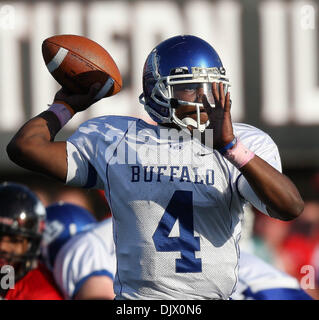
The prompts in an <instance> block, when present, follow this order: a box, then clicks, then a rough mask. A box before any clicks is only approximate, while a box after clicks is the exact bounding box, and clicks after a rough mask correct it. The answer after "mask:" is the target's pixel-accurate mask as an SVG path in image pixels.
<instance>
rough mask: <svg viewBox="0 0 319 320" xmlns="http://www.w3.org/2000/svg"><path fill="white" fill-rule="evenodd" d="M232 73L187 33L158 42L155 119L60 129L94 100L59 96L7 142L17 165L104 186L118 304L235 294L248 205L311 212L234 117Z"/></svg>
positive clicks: (267, 146)
mask: <svg viewBox="0 0 319 320" xmlns="http://www.w3.org/2000/svg"><path fill="white" fill-rule="evenodd" d="M229 85H230V84H229V80H228V79H227V78H226V72H225V69H224V67H223V65H222V62H221V60H220V58H219V56H218V54H217V52H216V51H215V50H214V48H213V47H212V46H211V45H210V44H208V43H207V42H206V41H204V40H202V39H200V38H198V37H195V36H191V35H183V36H175V37H172V38H169V39H167V40H165V41H163V42H161V43H160V44H159V45H157V46H156V47H155V48H154V49H153V50H152V51H151V53H150V54H149V55H148V57H147V59H146V62H145V66H144V70H143V94H142V95H141V97H140V101H141V102H142V103H143V105H144V106H145V109H146V111H147V112H148V114H149V115H150V116H151V117H152V119H153V120H154V121H156V122H157V124H158V125H151V124H148V123H146V122H145V121H143V120H141V119H137V118H133V117H124V116H103V117H99V118H95V119H91V120H88V121H87V122H85V123H83V124H82V125H81V126H80V127H79V129H78V130H77V131H76V132H75V133H74V134H73V135H72V136H71V137H70V138H69V139H67V141H62V142H54V139H55V135H56V134H57V132H58V131H59V130H60V129H61V127H62V126H63V125H64V124H65V123H66V122H67V121H68V120H70V119H71V117H72V116H73V115H74V114H75V113H76V112H79V111H82V110H84V109H86V108H88V107H89V106H90V105H91V104H93V103H94V102H95V101H96V100H95V97H96V96H97V92H98V90H99V87H100V86H101V84H100V85H99V84H95V85H93V86H92V87H91V89H90V91H89V93H88V94H85V95H78V94H77V95H74V94H70V93H67V92H64V91H63V90H61V91H59V92H58V93H57V94H56V96H55V99H54V103H53V105H51V106H50V108H49V109H48V110H47V111H45V112H43V113H41V114H40V115H38V116H36V117H35V118H33V119H31V120H30V121H28V122H27V123H26V124H25V125H24V126H23V127H22V128H21V129H20V130H19V131H18V132H17V134H16V135H15V136H14V137H13V139H12V140H11V142H10V143H9V145H8V147H7V152H8V155H9V157H10V159H11V160H12V161H14V162H15V163H17V164H18V165H20V166H22V167H24V168H29V169H31V170H34V171H37V172H43V173H46V174H48V175H50V176H53V177H55V178H58V179H59V180H61V181H63V182H66V183H67V184H70V185H76V186H85V187H96V188H102V189H104V190H105V194H106V197H107V200H108V203H109V204H110V207H111V210H112V214H113V221H114V239H115V245H116V254H117V262H118V265H117V273H116V277H115V284H114V289H115V293H116V299H228V298H229V297H230V295H231V293H232V292H233V290H234V288H235V287H236V283H237V281H238V258H239V250H238V240H239V238H240V225H241V219H242V215H243V206H244V204H245V203H246V202H250V203H252V205H254V206H255V207H256V208H258V209H259V210H260V211H262V212H264V213H265V214H267V215H270V216H271V217H274V218H278V219H282V220H291V219H294V218H296V217H298V216H299V215H300V214H301V212H302V210H303V205H304V204H303V200H302V198H301V196H300V194H299V192H298V190H297V188H296V187H295V185H294V184H293V183H292V182H291V181H290V180H289V179H288V178H287V177H286V176H285V175H283V174H282V173H281V162H280V156H279V152H278V148H277V146H276V144H275V143H274V142H273V140H272V139H271V138H270V136H269V135H267V134H266V133H264V132H263V131H261V130H259V129H257V128H254V127H252V126H250V125H247V124H242V123H232V121H231V117H230V107H231V100H230V93H229V91H228V87H229Z"/></svg>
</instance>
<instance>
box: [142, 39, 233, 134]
mask: <svg viewBox="0 0 319 320" xmlns="http://www.w3.org/2000/svg"><path fill="white" fill-rule="evenodd" d="M213 82H216V83H219V82H222V83H223V84H224V85H225V86H224V89H225V93H226V92H227V91H228V88H229V86H230V84H229V80H228V79H227V78H226V77H225V69H224V68H223V66H222V63H221V61H220V59H219V56H218V54H217V53H216V51H215V50H214V49H213V48H212V47H211V46H210V45H209V44H208V43H207V42H205V41H203V40H202V39H200V38H197V37H194V36H177V37H173V38H170V39H168V40H166V41H164V42H162V43H160V44H159V45H158V46H157V47H155V48H154V49H153V51H152V52H151V53H150V55H149V56H148V58H147V59H146V62H145V65H144V71H143V94H142V95H141V96H140V102H141V103H142V104H143V105H144V107H145V109H146V111H147V112H148V113H149V115H150V116H151V118H152V119H153V120H154V121H156V122H158V123H175V124H177V125H178V126H179V127H181V128H186V127H187V123H185V121H183V119H179V118H178V117H177V116H176V113H175V109H176V106H177V107H178V106H183V105H187V106H193V107H194V108H195V109H196V113H197V120H196V121H195V120H194V119H192V120H193V126H194V127H197V129H199V130H200V131H203V130H205V128H206V127H207V126H208V124H209V122H207V123H205V124H201V123H200V109H201V108H204V106H203V103H202V102H201V98H200V97H202V96H203V94H205V95H206V96H207V99H208V102H209V103H210V105H211V107H214V106H215V102H214V98H213V95H212V83H213ZM182 87H184V94H183V95H181V94H178V91H179V92H180V91H181V90H178V89H181V88H182ZM194 89H196V91H197V95H196V92H195V91H194ZM192 90H193V91H192ZM195 95H196V96H197V97H195ZM171 99H175V100H176V102H175V106H172V105H171ZM188 119H190V118H188Z"/></svg>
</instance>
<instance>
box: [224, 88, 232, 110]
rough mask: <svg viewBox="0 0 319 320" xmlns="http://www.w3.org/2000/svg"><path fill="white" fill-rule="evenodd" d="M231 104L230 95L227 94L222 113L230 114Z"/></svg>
mask: <svg viewBox="0 0 319 320" xmlns="http://www.w3.org/2000/svg"><path fill="white" fill-rule="evenodd" d="M231 103H232V101H231V100H230V93H229V92H227V94H226V101H225V107H224V111H225V112H230V108H231Z"/></svg>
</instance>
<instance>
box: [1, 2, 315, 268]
mask: <svg viewBox="0 0 319 320" xmlns="http://www.w3.org/2000/svg"><path fill="white" fill-rule="evenodd" d="M318 6H319V3H318V1H315V0H309V1H299V0H290V1H289V0H237V1H236V0H222V1H221V0H219V1H217V0H211V1H209V0H206V1H195V0H193V1H187V0H185V1H182V0H175V1H162V0H161V1H156V0H154V1H153V0H144V1H143V0H141V1H135V0H131V1H130V0H123V1H115V0H113V1H109V0H106V1H84V0H83V1H40V0H39V1H27V0H24V1H2V0H0V150H1V151H0V180H1V181H4V180H15V181H19V182H23V183H26V184H28V185H30V186H31V187H32V188H34V189H35V190H36V191H37V192H39V194H42V197H43V199H44V201H45V202H46V203H51V202H52V201H56V200H58V199H62V198H63V197H64V195H62V193H61V192H62V191H63V192H71V191H74V192H77V193H81V195H79V197H80V198H81V197H82V198H84V200H83V199H82V200H83V201H84V202H85V201H87V203H86V205H87V206H88V207H90V206H91V207H90V208H91V210H92V211H94V212H95V214H97V215H98V216H99V217H103V216H104V215H105V213H106V212H107V211H108V209H107V207H105V204H104V202H103V201H102V202H100V200H101V198H100V197H99V196H100V195H99V194H96V192H95V191H83V192H82V191H81V192H80V191H76V190H71V188H67V187H63V186H62V185H61V184H60V183H57V182H54V181H52V180H50V179H47V178H44V177H42V176H39V175H35V174H32V173H30V172H27V171H26V170H23V169H21V168H19V167H17V166H15V165H14V164H12V163H11V162H10V161H9V159H8V157H7V154H6V152H5V148H6V145H7V143H8V142H9V140H10V139H11V137H12V136H13V134H14V132H15V131H16V130H17V129H18V128H19V126H20V125H21V124H22V123H23V122H25V121H26V120H27V119H29V118H30V117H32V116H34V115H36V114H38V113H39V112H41V111H43V110H45V109H46V108H47V104H48V103H51V102H52V99H53V97H54V93H55V92H56V90H57V89H58V88H59V87H58V85H57V83H56V82H55V80H54V79H53V78H52V76H51V75H50V74H49V72H48V71H47V69H46V66H45V64H44V62H43V59H42V54H41V44H42V42H43V40H44V39H45V38H47V37H50V36H52V35H54V34H65V33H71V34H78V35H84V36H87V37H89V38H91V39H93V40H95V41H97V42H98V43H100V44H101V45H102V46H104V47H105V48H106V49H107V50H108V51H109V53H110V54H111V55H112V56H113V58H114V60H115V61H116V62H117V64H118V66H119V69H120V71H121V73H122V77H123V89H122V91H121V92H120V94H118V95H116V96H114V97H111V98H108V99H104V100H103V101H100V102H98V103H97V104H96V105H95V106H93V107H92V108H90V109H89V110H87V111H86V112H83V113H81V114H77V115H76V116H75V118H74V119H73V120H72V121H71V122H70V123H69V124H68V125H67V126H66V127H65V128H64V130H63V131H62V132H61V133H60V134H59V136H58V138H60V139H62V138H65V137H67V136H69V135H70V134H71V133H72V131H74V130H75V129H76V127H77V126H78V125H79V124H80V123H81V122H83V121H84V120H85V119H88V118H90V117H94V116H99V115H104V114H122V115H124V114H126V115H131V116H137V117H142V118H144V119H145V120H149V118H148V116H147V114H146V113H145V112H144V110H143V108H142V106H141V105H139V103H138V96H139V94H140V93H141V89H142V86H141V75H142V67H143V64H144V61H145V58H146V56H147V54H148V53H149V51H150V50H151V49H152V48H153V47H154V46H155V45H156V44H157V43H158V42H160V41H161V40H163V39H165V38H167V37H170V36H174V35H177V34H194V35H198V36H200V37H201V38H203V39H205V40H206V41H208V42H209V43H211V44H212V45H213V47H214V48H215V49H216V50H217V51H218V52H219V54H220V56H221V59H222V61H223V63H224V67H225V69H226V73H227V75H228V76H229V77H230V80H231V83H232V88H231V93H232V101H233V105H232V116H233V120H234V121H241V122H246V123H249V124H251V125H254V126H257V127H258V128H261V129H263V130H265V131H266V132H267V133H269V134H270V136H271V137H272V138H273V139H274V140H275V142H276V143H277V145H278V146H279V150H280V154H281V157H282V162H283V170H284V173H285V174H287V175H288V176H289V177H290V178H291V179H292V180H293V181H294V182H295V183H296V185H297V186H298V188H299V190H300V192H301V194H302V195H303V197H304V198H305V200H306V201H307V203H308V201H309V202H311V203H313V204H314V205H313V206H311V208H310V207H309V208H310V209H309V208H308V209H309V210H308V211H309V212H310V213H309V214H306V215H305V220H306V221H301V222H302V223H303V222H304V224H303V225H302V226H298V225H297V223H295V224H296V225H295V224H289V230H288V229H287V230H286V227H285V228H278V230H277V231H276V232H277V233H276V235H278V237H279V238H280V237H281V238H280V239H281V240H280V241H279V240H278V241H279V242H280V243H282V241H284V240H286V239H287V237H288V235H290V234H291V233H292V234H295V233H296V232H299V233H298V234H302V235H303V236H305V237H306V238H307V239H309V238H311V243H312V244H313V245H314V246H315V244H317V243H318V241H317V238H319V236H318V234H317V229H316V228H317V227H318V223H319V222H318V217H319V205H318V200H319V197H318V195H319V86H318V81H319V77H318V74H319V64H318V61H319V60H318V42H319V17H318ZM70 198H71V199H76V198H77V196H75V195H73V196H72V197H69V198H68V199H70ZM79 201H80V200H79ZM261 219H263V218H260V216H259V215H258V213H257V214H255V222H254V225H253V227H254V230H253V232H254V234H255V235H256V237H257V238H258V239H261V240H262V243H263V247H264V248H266V249H267V248H268V249H267V250H269V251H270V253H269V252H268V253H267V252H266V251H267V250H266V249H265V250H266V251H265V250H264V252H259V253H260V255H264V256H265V255H266V253H267V254H268V258H269V260H270V261H272V262H273V263H277V262H278V261H277V260H276V259H275V258H274V256H275V254H277V251H278V248H277V247H276V246H277V245H278V244H276V245H274V243H271V244H270V243H269V239H272V240H274V239H275V238H274V236H273V235H271V234H270V232H269V233H267V232H266V229H267V228H266V222H265V221H262V224H261V225H262V226H263V228H260V221H261ZM309 221H311V224H312V226H313V225H315V226H316V228H315V229H316V230H313V229H311V230H309V228H308V229H307V228H306V227H305V224H307V223H309ZM258 223H259V224H258ZM273 223H276V222H273ZM277 225H278V224H277ZM291 225H292V226H291ZM285 226H286V225H285ZM267 230H268V229H267ZM269 230H271V231H272V232H275V229H274V228H269ZM257 238H256V239H257ZM258 239H257V240H258ZM257 240H256V241H257ZM258 241H259V240H258ZM258 241H257V242H258ZM267 241H268V242H267ZM307 241H308V240H307ZM257 242H256V243H257ZM259 248H260V247H259ZM309 250H310V249H309ZM311 250H312V249H311ZM272 251H276V253H275V254H274V253H272ZM278 252H279V251H278ZM279 256H280V257H282V253H280V255H279ZM287 259H288V258H286V260H287ZM309 259H310V258H309ZM306 262H307V261H306ZM289 263H291V262H289ZM303 263H305V261H304V262H303ZM277 264H278V265H280V266H281V267H283V269H286V270H288V269H289V268H288V267H287V266H284V262H283V261H280V262H279V263H277ZM294 272H295V271H294Z"/></svg>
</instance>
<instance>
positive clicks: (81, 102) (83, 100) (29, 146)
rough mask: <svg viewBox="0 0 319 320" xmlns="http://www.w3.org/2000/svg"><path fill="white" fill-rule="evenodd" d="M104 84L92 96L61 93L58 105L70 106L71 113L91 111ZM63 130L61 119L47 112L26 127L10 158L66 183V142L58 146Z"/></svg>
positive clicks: (93, 89)
mask: <svg viewBox="0 0 319 320" xmlns="http://www.w3.org/2000/svg"><path fill="white" fill-rule="evenodd" d="M99 88H100V84H99V83H97V84H94V85H93V86H92V87H91V89H90V91H89V93H88V94H75V95H69V94H67V93H66V92H65V91H63V89H61V90H59V91H58V92H57V94H56V95H55V98H54V103H64V104H67V105H68V107H69V109H70V108H71V109H72V110H71V112H73V113H76V112H79V111H82V110H85V109H87V108H88V107H89V106H90V105H91V104H93V103H94V102H96V100H94V97H95V96H96V93H97V92H98V90H99ZM60 130H61V124H60V121H59V119H58V118H57V116H56V115H55V114H54V113H53V112H51V111H44V112H42V113H41V114H39V115H38V116H36V117H34V118H32V119H31V120H29V121H28V122H27V123H25V124H24V125H23V126H22V127H21V128H20V130H19V131H18V132H17V133H16V135H15V136H14V137H13V138H12V140H11V141H10V143H9V144H8V146H7V153H8V156H9V158H10V159H11V160H12V161H13V162H15V163H16V164H17V165H19V166H21V167H23V168H25V169H29V170H32V171H35V172H39V173H43V174H46V175H49V176H51V177H53V178H56V179H58V180H60V181H62V182H65V181H66V176H67V153H66V142H64V141H63V142H55V141H54V139H55V136H56V134H57V133H58V132H59V131H60Z"/></svg>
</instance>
